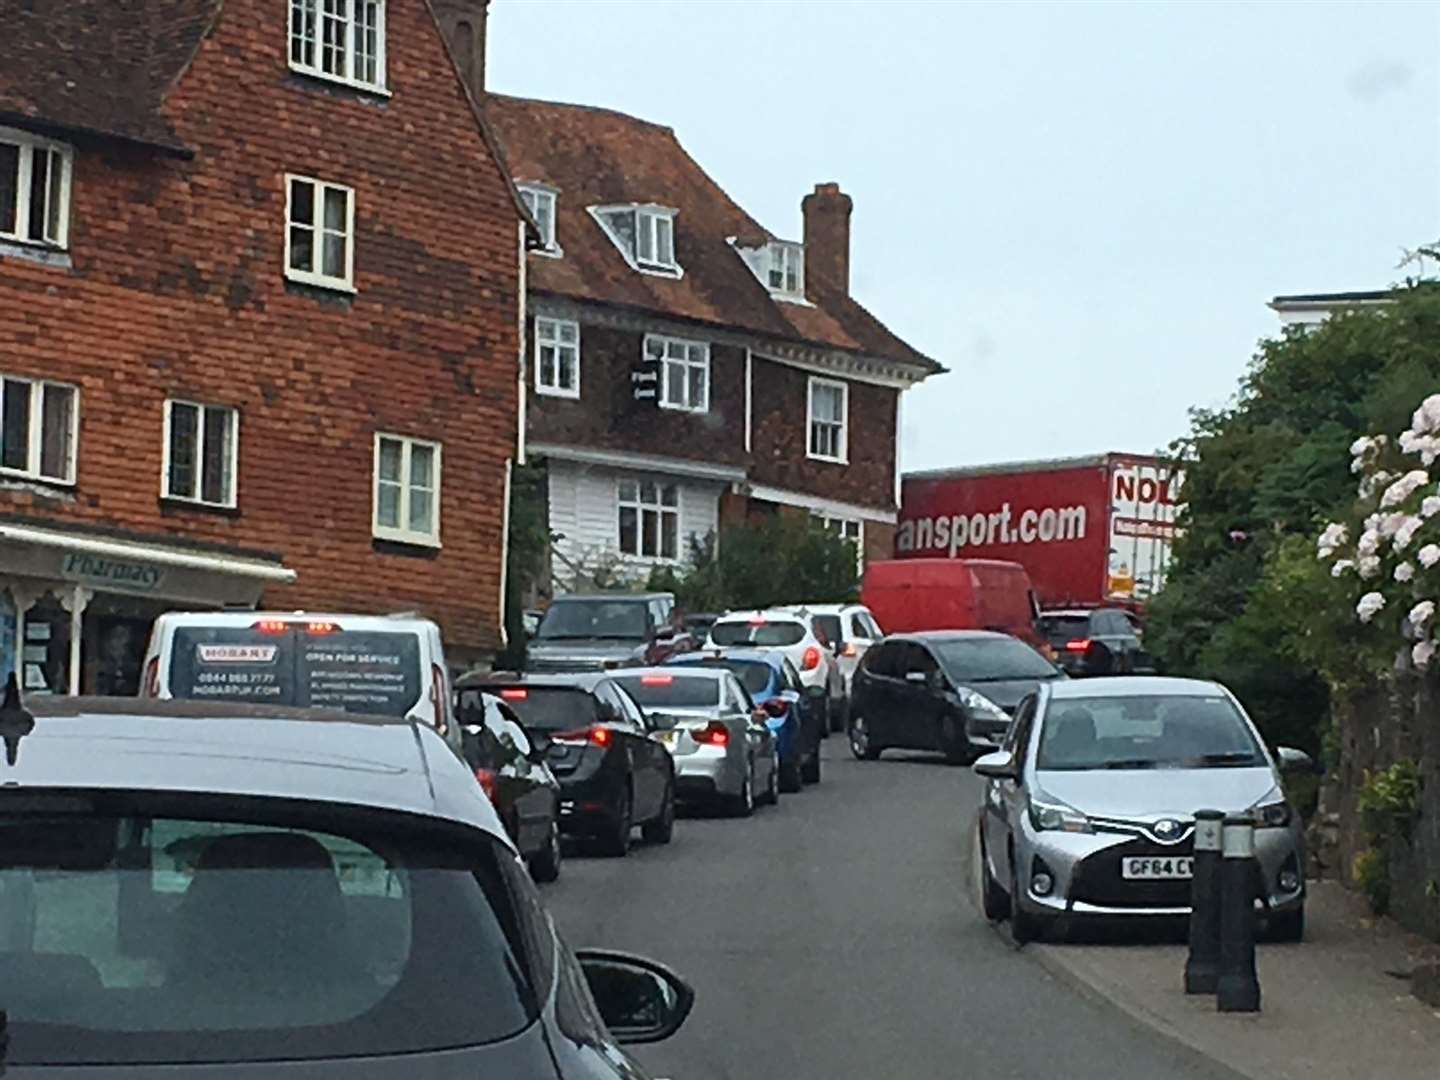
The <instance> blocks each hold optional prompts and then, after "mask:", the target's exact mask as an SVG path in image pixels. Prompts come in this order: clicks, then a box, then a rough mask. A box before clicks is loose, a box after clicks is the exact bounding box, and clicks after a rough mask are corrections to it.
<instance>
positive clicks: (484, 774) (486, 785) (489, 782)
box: [475, 769, 496, 802]
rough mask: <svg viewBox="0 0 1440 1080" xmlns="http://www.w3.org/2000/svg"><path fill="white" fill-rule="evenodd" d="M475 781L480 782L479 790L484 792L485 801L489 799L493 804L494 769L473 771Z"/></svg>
mask: <svg viewBox="0 0 1440 1080" xmlns="http://www.w3.org/2000/svg"><path fill="white" fill-rule="evenodd" d="M475 779H476V780H478V781H480V787H481V790H483V791H484V792H485V797H486V798H487V799H489V800H490V801H491V802H494V801H495V779H496V774H495V770H494V769H476V770H475Z"/></svg>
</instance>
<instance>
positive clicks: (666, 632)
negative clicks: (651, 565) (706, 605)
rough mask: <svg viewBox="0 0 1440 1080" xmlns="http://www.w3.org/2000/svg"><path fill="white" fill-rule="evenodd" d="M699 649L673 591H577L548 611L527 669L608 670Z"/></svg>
mask: <svg viewBox="0 0 1440 1080" xmlns="http://www.w3.org/2000/svg"><path fill="white" fill-rule="evenodd" d="M694 647H695V639H694V638H692V637H691V636H690V634H688V633H687V632H686V631H685V630H684V629H683V628H682V627H681V625H680V623H679V617H678V613H677V612H676V610H675V596H674V594H673V593H665V592H657V593H586V594H581V593H571V594H567V595H564V596H557V597H555V599H554V600H552V601H551V602H550V606H549V607H548V608H546V609H545V614H544V616H543V617H542V618H541V619H540V625H539V626H537V627H536V628H535V634H534V636H533V637H532V638H531V639H530V643H529V645H528V647H527V648H526V652H525V667H526V670H527V671H535V672H545V671H602V670H604V669H606V668H613V667H621V666H639V667H643V666H646V665H649V664H658V663H660V662H661V661H663V660H664V659H665V658H666V657H668V656H670V655H672V654H673V653H677V652H684V651H685V650H687V649H692V648H694Z"/></svg>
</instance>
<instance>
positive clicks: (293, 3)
mask: <svg viewBox="0 0 1440 1080" xmlns="http://www.w3.org/2000/svg"><path fill="white" fill-rule="evenodd" d="M328 2H330V0H289V2H288V3H287V4H286V8H287V9H288V11H289V16H288V18H287V20H286V33H285V56H286V59H287V60H288V62H289V64H290V70H291V71H298V72H300V73H301V74H302V75H309V76H312V77H314V78H316V79H324V80H325V81H326V82H334V83H340V84H341V85H343V86H353V87H355V88H356V89H357V90H366V91H369V92H370V93H376V94H384V95H385V96H387V97H388V96H389V90H388V89H386V71H385V68H386V57H385V14H386V12H385V8H386V6H387V4H386V0H373V2H374V3H375V4H376V6H377V8H378V10H377V11H376V13H375V81H374V82H368V81H366V80H365V79H361V78H357V77H356V76H355V57H356V53H357V50H356V48H355V46H356V43H357V41H358V38H359V34H360V20H359V19H358V18H356V14H357V12H358V11H359V10H360V6H361V4H363V3H367V2H370V0H334V2H336V3H338V4H339V5H340V10H341V12H342V18H343V20H344V23H345V65H344V66H345V70H344V71H342V72H329V71H326V70H325V69H324V68H323V67H322V66H321V63H320V52H321V49H322V48H323V46H322V44H321V42H322V41H323V39H324V31H323V29H322V23H323V21H324V18H325V14H324V12H325V4H326V3H328ZM300 8H309V9H310V10H311V11H312V12H313V16H312V17H313V18H314V20H315V23H314V30H315V36H314V39H313V40H312V41H311V42H310V47H311V49H312V50H313V54H312V55H313V57H314V63H311V64H307V63H305V62H304V60H296V59H295V41H296V26H295V15H296V12H297V10H298V9H300Z"/></svg>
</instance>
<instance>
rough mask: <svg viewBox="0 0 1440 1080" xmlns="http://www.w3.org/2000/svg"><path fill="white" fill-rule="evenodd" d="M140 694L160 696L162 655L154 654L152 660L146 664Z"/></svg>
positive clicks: (143, 695)
mask: <svg viewBox="0 0 1440 1080" xmlns="http://www.w3.org/2000/svg"><path fill="white" fill-rule="evenodd" d="M140 696H141V697H147V698H155V697H159V696H160V657H158V656H152V657H151V658H150V662H149V663H147V664H146V665H145V678H144V680H143V681H142V682H141V684H140Z"/></svg>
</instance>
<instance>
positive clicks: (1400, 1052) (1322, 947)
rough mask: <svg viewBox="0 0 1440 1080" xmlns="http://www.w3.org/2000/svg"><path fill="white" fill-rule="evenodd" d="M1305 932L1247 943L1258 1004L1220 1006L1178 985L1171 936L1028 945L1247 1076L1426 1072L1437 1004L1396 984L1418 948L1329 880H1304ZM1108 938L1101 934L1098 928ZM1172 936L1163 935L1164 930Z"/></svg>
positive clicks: (1278, 1078)
mask: <svg viewBox="0 0 1440 1080" xmlns="http://www.w3.org/2000/svg"><path fill="white" fill-rule="evenodd" d="M1306 921H1307V927H1306V940H1305V941H1304V942H1303V943H1301V944H1298V945H1266V944H1262V945H1261V946H1260V947H1259V949H1258V950H1257V962H1256V967H1257V970H1258V971H1259V975H1260V989H1261V1011H1260V1013H1258V1014H1251V1015H1237V1014H1220V1013H1217V1012H1216V1011H1215V999H1214V998H1213V997H1188V996H1187V995H1186V994H1185V993H1184V992H1183V991H1182V989H1181V986H1182V973H1183V971H1184V967H1185V952H1186V950H1185V946H1184V945H1183V944H1171V943H1155V942H1154V941H1153V940H1152V941H1151V942H1150V943H1147V944H1116V943H1111V942H1110V941H1102V942H1095V941H1085V942H1080V943H1075V942H1069V943H1066V944H1045V945H1032V946H1030V947H1029V948H1027V949H1026V952H1027V953H1031V954H1033V955H1034V957H1035V959H1036V960H1038V961H1039V962H1040V963H1041V964H1042V965H1043V966H1044V967H1045V968H1046V970H1048V971H1050V972H1051V973H1053V974H1055V975H1057V976H1058V977H1061V978H1064V979H1066V980H1067V981H1069V982H1070V983H1071V985H1073V986H1075V987H1076V988H1077V989H1080V990H1082V991H1084V992H1088V993H1090V994H1092V995H1094V996H1096V997H1098V998H1102V999H1104V1000H1106V1001H1108V1002H1110V1003H1111V1004H1112V1005H1114V1006H1116V1007H1117V1008H1120V1009H1122V1010H1124V1011H1125V1012H1126V1013H1127V1014H1129V1015H1130V1016H1132V1017H1134V1018H1135V1019H1137V1020H1139V1021H1142V1022H1144V1023H1146V1024H1149V1025H1150V1026H1151V1027H1153V1028H1154V1029H1155V1030H1157V1031H1158V1032H1161V1033H1163V1034H1165V1035H1167V1036H1168V1037H1170V1038H1172V1039H1174V1040H1175V1041H1176V1042H1177V1043H1179V1044H1181V1045H1183V1046H1186V1047H1188V1048H1190V1049H1192V1050H1194V1051H1197V1052H1199V1053H1202V1054H1204V1055H1206V1056H1207V1057H1210V1058H1212V1059H1214V1060H1216V1061H1219V1062H1222V1063H1224V1064H1227V1065H1229V1066H1231V1067H1232V1068H1234V1069H1235V1070H1236V1071H1237V1072H1239V1073H1241V1074H1243V1075H1245V1076H1247V1077H1254V1078H1255V1080H1288V1078H1291V1077H1295V1078H1297V1080H1298V1078H1300V1077H1304V1078H1306V1080H1350V1078H1352V1077H1355V1076H1360V1075H1365V1076H1376V1077H1384V1078H1385V1080H1410V1078H1412V1077H1413V1078H1414V1080H1421V1078H1422V1077H1423V1078H1425V1080H1434V1078H1435V1077H1436V1076H1440V1010H1435V1009H1432V1008H1430V1007H1429V1006H1426V1005H1424V1004H1422V1003H1421V1002H1420V1001H1419V1000H1417V999H1416V998H1414V997H1413V996H1411V994H1410V988H1409V984H1408V981H1407V977H1408V975H1409V974H1410V973H1411V972H1412V971H1413V970H1414V967H1415V965H1416V962H1417V961H1418V960H1419V959H1420V958H1421V957H1422V956H1424V955H1425V954H1426V953H1428V952H1429V951H1430V948H1431V947H1427V946H1425V945H1424V944H1423V943H1421V942H1420V941H1419V940H1418V939H1416V938H1414V937H1412V936H1410V935H1408V934H1406V933H1404V932H1403V931H1401V930H1400V929H1399V928H1398V927H1396V925H1395V924H1394V923H1392V922H1390V921H1389V920H1383V919H1382V920H1377V919H1374V918H1372V917H1370V916H1369V915H1368V913H1367V912H1366V911H1365V909H1364V905H1363V902H1362V901H1361V900H1360V899H1359V898H1358V897H1356V896H1354V895H1353V894H1351V893H1348V892H1346V891H1345V890H1344V889H1343V888H1341V886H1340V885H1339V884H1337V883H1335V882H1312V883H1311V886H1310V898H1309V901H1308V903H1307V910H1306ZM1107 936H1113V935H1107ZM1172 940H1174V939H1173V938H1172Z"/></svg>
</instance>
